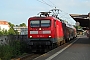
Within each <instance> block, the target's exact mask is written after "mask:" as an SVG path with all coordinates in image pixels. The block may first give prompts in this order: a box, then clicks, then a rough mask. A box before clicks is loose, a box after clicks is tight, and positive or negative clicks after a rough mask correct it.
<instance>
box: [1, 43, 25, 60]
mask: <svg viewBox="0 0 90 60" xmlns="http://www.w3.org/2000/svg"><path fill="white" fill-rule="evenodd" d="M24 46H25V45H24ZM21 49H22V44H21V42H20V41H13V42H12V43H10V44H9V45H1V46H0V60H10V59H11V58H15V57H17V56H20V55H21V54H23V53H22V51H23V50H24V49H22V50H21Z"/></svg>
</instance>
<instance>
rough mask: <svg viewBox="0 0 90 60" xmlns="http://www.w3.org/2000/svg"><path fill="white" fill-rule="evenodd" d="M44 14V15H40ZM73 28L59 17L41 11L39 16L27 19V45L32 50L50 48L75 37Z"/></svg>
mask: <svg viewBox="0 0 90 60" xmlns="http://www.w3.org/2000/svg"><path fill="white" fill-rule="evenodd" d="M42 15H45V16H42ZM73 32H75V31H74V29H73V28H71V27H70V26H67V24H65V23H63V22H62V21H61V20H60V19H58V18H56V17H53V16H49V14H48V12H42V13H41V15H40V16H39V17H31V18H29V19H28V38H29V39H30V43H29V46H30V48H31V49H32V50H33V51H36V50H46V49H52V48H55V47H56V46H60V45H62V44H64V43H65V42H67V41H69V39H71V37H72V38H73V37H75V36H74V35H75V34H74V33H73Z"/></svg>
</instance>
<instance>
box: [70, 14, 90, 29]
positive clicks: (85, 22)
mask: <svg viewBox="0 0 90 60" xmlns="http://www.w3.org/2000/svg"><path fill="white" fill-rule="evenodd" d="M70 16H71V17H72V18H73V19H74V20H75V21H76V22H79V23H80V26H82V27H89V28H90V20H89V15H88V14H87V15H80V14H70Z"/></svg>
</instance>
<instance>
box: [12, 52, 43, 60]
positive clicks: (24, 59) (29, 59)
mask: <svg viewBox="0 0 90 60" xmlns="http://www.w3.org/2000/svg"><path fill="white" fill-rule="evenodd" d="M40 55H42V54H37V53H31V54H27V55H25V56H22V57H17V58H13V59H11V60H33V59H34V58H36V57H38V56H40Z"/></svg>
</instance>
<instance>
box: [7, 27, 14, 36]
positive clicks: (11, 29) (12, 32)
mask: <svg viewBox="0 0 90 60" xmlns="http://www.w3.org/2000/svg"><path fill="white" fill-rule="evenodd" d="M8 34H9V35H16V33H15V31H14V29H13V28H10V29H9V31H8Z"/></svg>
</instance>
